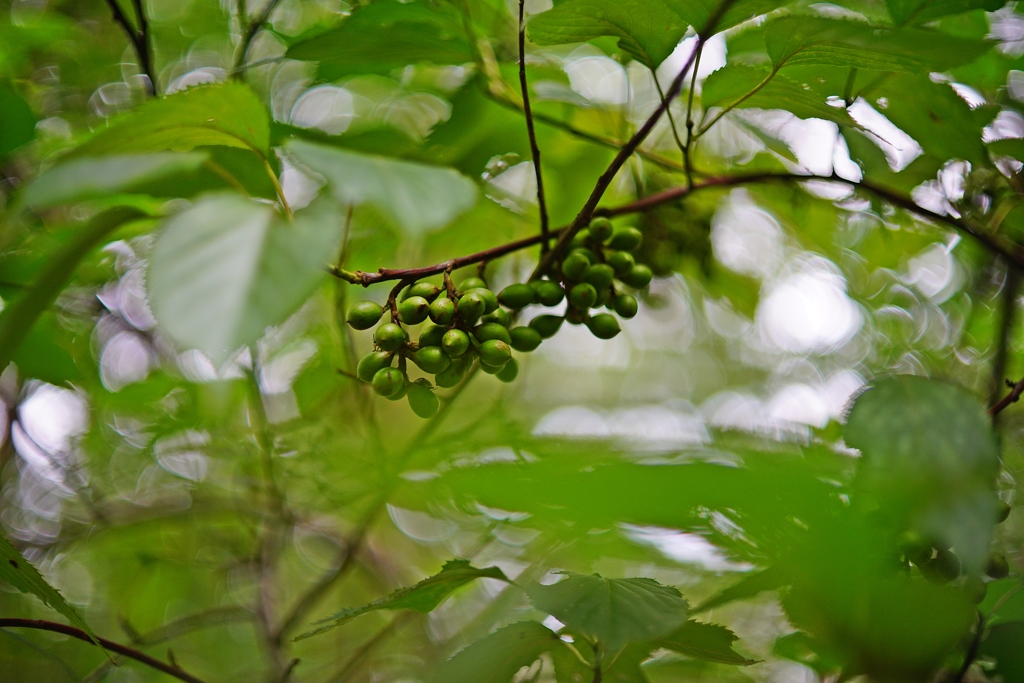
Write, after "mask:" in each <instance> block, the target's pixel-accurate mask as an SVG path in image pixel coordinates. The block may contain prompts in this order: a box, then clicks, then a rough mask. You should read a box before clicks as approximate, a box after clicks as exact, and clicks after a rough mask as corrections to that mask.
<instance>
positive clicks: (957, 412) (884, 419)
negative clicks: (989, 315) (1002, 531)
mask: <svg viewBox="0 0 1024 683" xmlns="http://www.w3.org/2000/svg"><path fill="white" fill-rule="evenodd" d="M843 433H844V437H845V439H846V443H847V444H848V445H850V446H852V447H854V448H859V449H860V450H861V452H862V453H863V457H862V458H861V460H860V461H859V470H858V479H859V482H860V485H861V486H862V487H863V489H864V490H865V491H866V492H868V493H869V494H870V495H873V496H876V497H877V498H878V499H879V500H880V501H881V504H882V505H883V506H884V507H885V509H886V510H887V511H888V513H889V514H893V515H896V516H899V517H900V518H901V519H904V521H905V522H906V523H909V524H911V525H913V526H914V527H915V528H917V529H918V530H919V531H920V532H921V533H922V534H923V535H925V536H926V537H927V538H932V539H936V540H941V541H945V542H946V543H947V544H948V545H950V546H954V547H955V548H956V551H957V555H958V556H959V557H960V559H961V560H962V561H963V562H964V564H965V566H966V567H968V568H969V570H972V571H978V570H980V567H981V565H982V563H983V562H984V560H985V558H986V557H987V556H988V550H989V539H990V537H991V532H992V526H993V525H994V523H995V497H994V495H993V493H992V489H993V485H994V477H995V474H996V471H997V470H998V468H999V449H998V446H997V445H996V440H995V434H994V433H993V431H992V424H991V420H990V419H989V417H988V415H987V413H986V412H985V408H984V406H983V405H982V404H981V402H980V401H978V399H977V398H976V397H975V396H973V395H972V394H970V393H968V392H967V391H965V390H964V389H961V388H960V387H957V386H955V385H953V384H949V383H946V382H940V381H936V380H930V379H925V378H922V377H914V376H909V375H904V376H900V377H891V378H886V379H882V380H880V381H878V382H876V383H875V384H874V386H873V387H872V388H871V389H869V390H868V391H866V392H865V393H863V394H862V395H861V396H860V397H858V398H857V400H856V401H855V402H854V404H853V408H852V410H851V411H850V416H849V420H848V422H847V424H846V428H845V429H844V432H843Z"/></svg>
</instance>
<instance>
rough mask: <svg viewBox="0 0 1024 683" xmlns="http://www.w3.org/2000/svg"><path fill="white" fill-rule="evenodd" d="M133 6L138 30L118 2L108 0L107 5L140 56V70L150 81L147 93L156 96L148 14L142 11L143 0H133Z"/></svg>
mask: <svg viewBox="0 0 1024 683" xmlns="http://www.w3.org/2000/svg"><path fill="white" fill-rule="evenodd" d="M132 4H133V6H134V7H135V15H136V16H135V18H136V21H137V22H138V28H136V27H135V26H132V22H130V21H128V17H127V16H126V15H125V13H124V11H123V10H122V9H121V6H120V5H119V4H117V0H107V5H108V6H109V7H110V13H111V14H112V15H113V16H114V21H115V22H117V23H118V24H120V26H121V28H122V29H124V32H125V34H127V36H128V42H129V43H131V44H132V47H133V48H135V54H136V55H138V58H139V68H141V69H142V73H144V74H146V78H148V79H149V87H148V88H146V91H147V92H148V93H149V94H150V95H156V92H157V90H156V73H155V72H154V71H153V58H152V52H151V51H150V41H149V24H148V22H147V21H146V14H145V12H143V10H142V2H141V0H132Z"/></svg>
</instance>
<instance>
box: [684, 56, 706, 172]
mask: <svg viewBox="0 0 1024 683" xmlns="http://www.w3.org/2000/svg"><path fill="white" fill-rule="evenodd" d="M703 51H704V44H703V43H701V44H700V45H698V46H697V57H696V58H695V59H694V60H693V74H692V75H691V77H690V93H689V97H687V99H686V146H685V147H684V148H683V165H684V166H685V167H686V182H687V183H689V184H690V187H693V162H692V161H691V159H690V151H691V150H692V149H693V91H694V90H696V88H697V70H698V69H700V55H701V53H702V52H703Z"/></svg>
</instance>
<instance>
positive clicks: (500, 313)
mask: <svg viewBox="0 0 1024 683" xmlns="http://www.w3.org/2000/svg"><path fill="white" fill-rule="evenodd" d="M511 320H512V318H511V317H509V314H508V311H506V310H505V309H504V308H496V309H494V310H493V311H491V312H490V313H488V314H487V315H485V316H484V317H482V318H480V322H482V323H498V324H499V325H501V326H502V327H508V324H509V322H511Z"/></svg>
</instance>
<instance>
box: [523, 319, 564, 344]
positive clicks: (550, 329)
mask: <svg viewBox="0 0 1024 683" xmlns="http://www.w3.org/2000/svg"><path fill="white" fill-rule="evenodd" d="M563 322H565V318H563V317H562V316H560V315H538V316H537V317H536V318H534V319H533V320H531V321H530V328H531V329H534V330H536V331H537V334H539V335H540V337H541V339H550V338H551V337H554V336H555V334H557V333H558V329H559V328H560V327H561V326H562V323H563Z"/></svg>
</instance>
